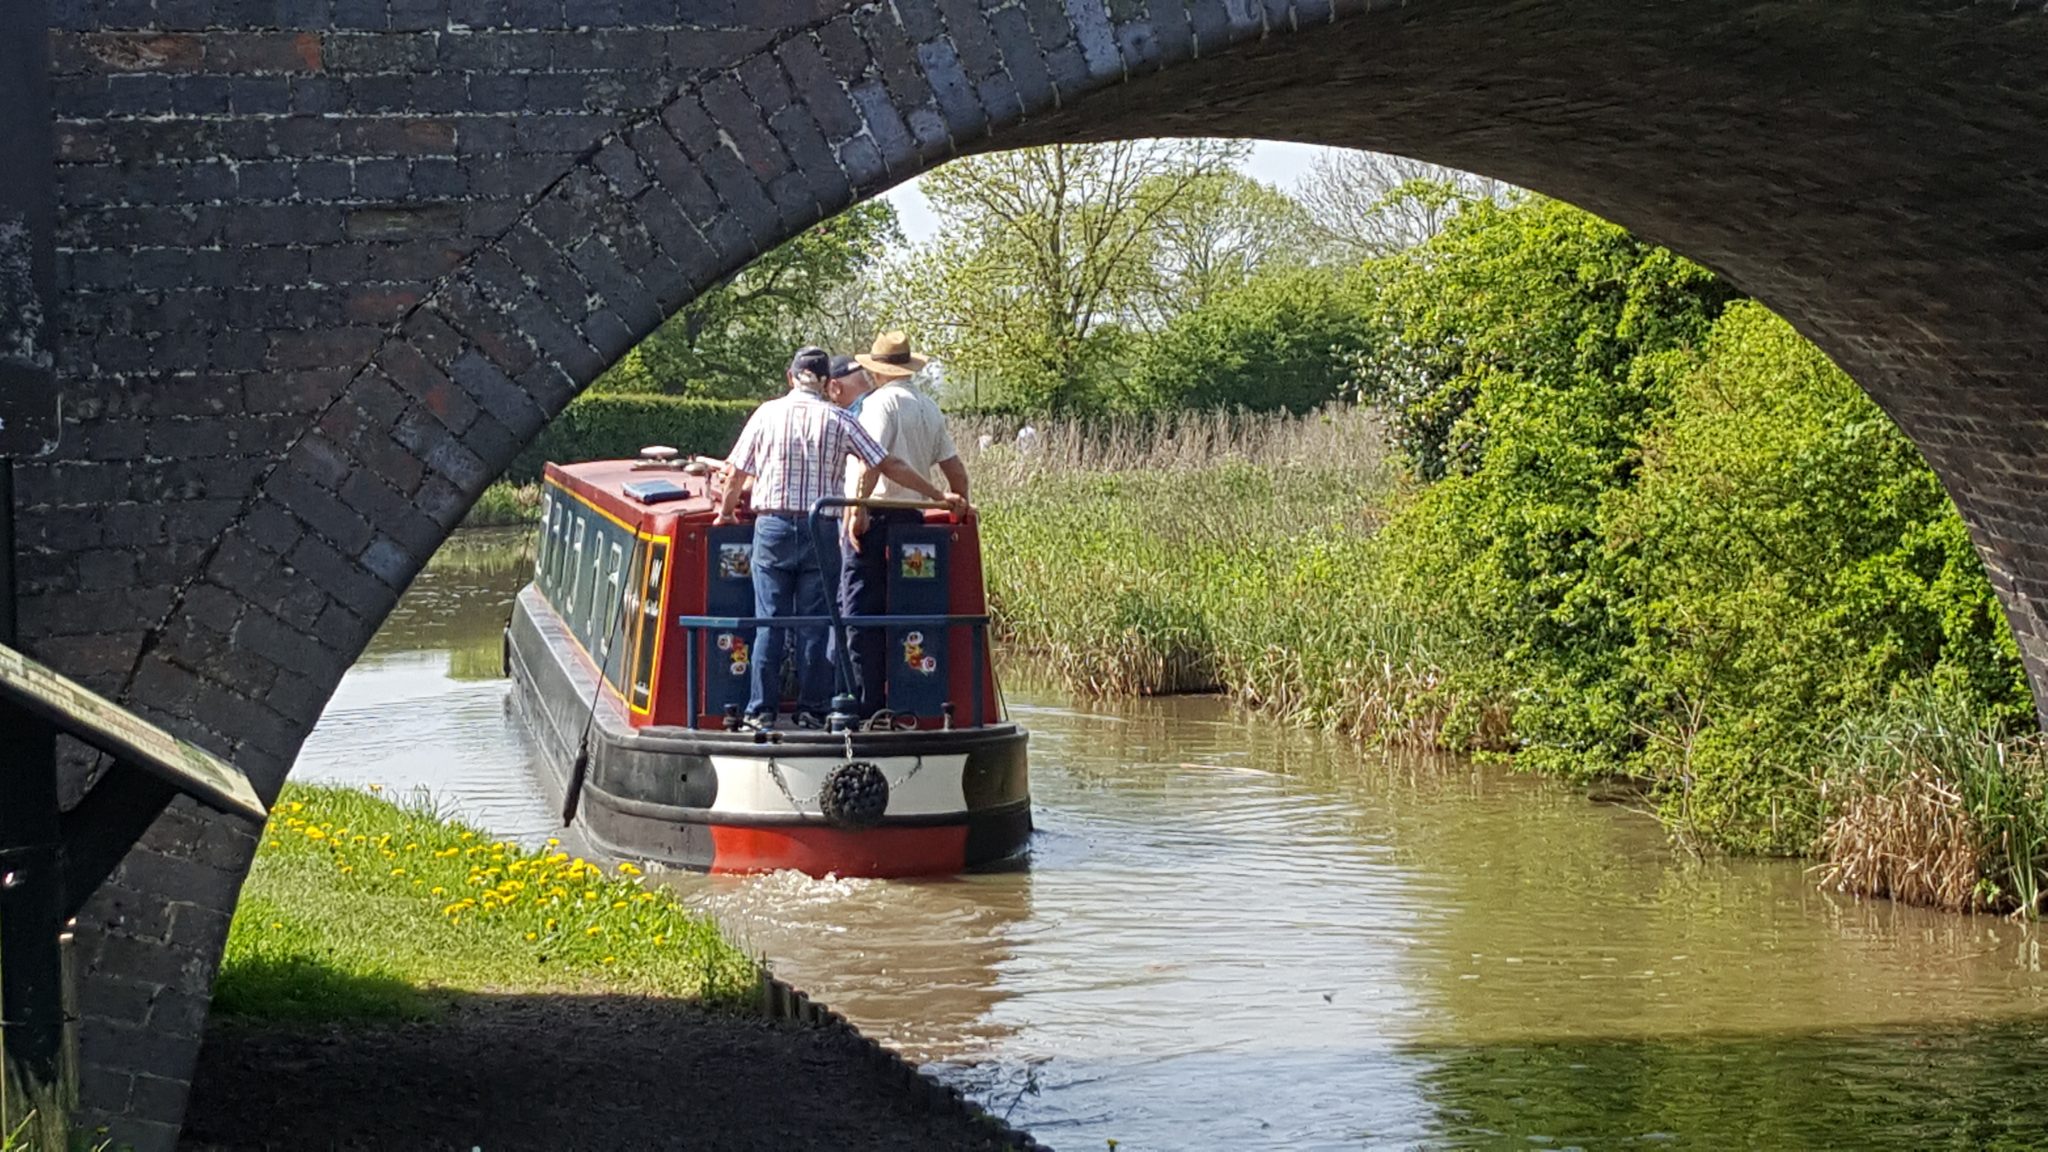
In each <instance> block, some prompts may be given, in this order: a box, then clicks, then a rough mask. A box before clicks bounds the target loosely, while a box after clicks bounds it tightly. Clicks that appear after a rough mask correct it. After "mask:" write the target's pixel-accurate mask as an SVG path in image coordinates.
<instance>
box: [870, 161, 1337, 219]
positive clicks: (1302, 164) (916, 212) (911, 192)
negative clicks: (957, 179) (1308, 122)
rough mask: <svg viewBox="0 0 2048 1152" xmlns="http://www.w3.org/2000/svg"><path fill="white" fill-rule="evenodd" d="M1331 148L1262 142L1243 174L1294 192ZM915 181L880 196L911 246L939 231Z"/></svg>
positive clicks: (1246, 164)
mask: <svg viewBox="0 0 2048 1152" xmlns="http://www.w3.org/2000/svg"><path fill="white" fill-rule="evenodd" d="M1328 151H1330V149H1328V148H1323V147H1320V146H1318V145H1314V144H1281V143H1277V142H1274V141H1270V140H1261V141H1258V142H1257V143H1255V144H1253V145H1252V152H1251V155H1250V156H1248V157H1246V158H1245V162H1244V166H1243V167H1244V171H1245V173H1246V174H1247V175H1249V176H1251V177H1253V178H1254V179H1258V180H1263V181H1265V182H1266V183H1268V184H1276V185H1278V186H1279V187H1280V189H1281V190H1282V191H1288V192H1291V191H1293V190H1294V186H1295V183H1296V181H1299V180H1300V179H1301V177H1302V175H1303V174H1304V173H1306V172H1307V171H1308V168H1309V163H1310V162H1311V161H1313V160H1314V159H1315V158H1316V156H1318V155H1320V154H1322V153H1324V152H1328ZM917 185H918V181H916V180H912V181H910V182H909V183H907V184H901V185H898V186H897V187H895V188H893V189H891V190H890V191H888V192H886V193H884V194H883V196H882V198H883V199H884V200H887V201H888V202H889V203H891V204H893V205H895V206H896V218H897V220H898V222H899V223H901V224H902V226H903V234H904V235H905V236H906V237H908V238H909V239H910V242H911V243H913V244H919V243H923V242H924V241H925V240H928V239H930V238H931V235H932V233H933V232H935V231H937V229H938V220H937V219H936V218H934V217H933V216H932V210H931V206H930V205H929V204H928V203H926V201H925V198H924V194H923V193H921V192H919V191H918V190H917Z"/></svg>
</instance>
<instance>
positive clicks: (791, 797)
mask: <svg viewBox="0 0 2048 1152" xmlns="http://www.w3.org/2000/svg"><path fill="white" fill-rule="evenodd" d="M768 778H769V779H770V780H773V781H775V786H776V787H777V788H780V789H781V790H782V798H783V799H784V800H787V801H789V806H790V808H791V809H792V810H794V811H797V812H802V811H803V810H804V803H803V801H801V800H798V799H797V798H796V793H794V792H791V791H790V790H789V781H787V780H784V779H783V778H782V765H780V764H778V763H776V761H775V757H773V756H770V757H769V758H768ZM813 799H814V800H815V797H813Z"/></svg>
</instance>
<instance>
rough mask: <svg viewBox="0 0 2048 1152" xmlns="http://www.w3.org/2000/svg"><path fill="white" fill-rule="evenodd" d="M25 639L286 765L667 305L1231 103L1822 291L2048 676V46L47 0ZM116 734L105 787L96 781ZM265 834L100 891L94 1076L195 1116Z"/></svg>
mask: <svg viewBox="0 0 2048 1152" xmlns="http://www.w3.org/2000/svg"><path fill="white" fill-rule="evenodd" d="M51 7H52V18H53V23H54V24H55V28H54V29H53V33H52V37H51V56H52V60H53V71H54V80H53V83H54V89H55V103H56V111H57V125H56V133H57V150H58V182H59V184H58V195H59V201H60V207H59V213H58V216H59V220H58V236H57V244H58V268H57V276H58V285H59V293H58V296H59V299H58V301H57V306H56V313H57V326H58V329H59V342H58V349H57V354H58V357H59V363H58V367H59V371H60V373H61V374H62V377H63V379H64V382H65V387H66V389H67V417H66V425H65V428H64V438H63V442H62V445H61V447H60V449H59V450H58V452H57V453H56V454H55V455H54V456H52V457H50V458H47V459H45V460H42V461H39V462H36V463H34V464H33V465H30V466H26V467H25V468H24V469H23V472H22V476H21V498H22V501H23V504H24V510H23V513H22V527H23V546H24V549H25V551H26V556H25V558H24V571H23V576H24V587H23V592H24V597H23V619H24V626H25V630H26V632H27V635H28V638H29V640H30V643H31V645H32V647H33V648H34V650H35V651H36V652H38V653H39V654H40V655H41V656H43V657H44V658H45V659H47V660H49V661H51V662H52V663H54V664H56V665H58V666H59V667H61V668H63V669H64V670H66V671H68V672H70V673H72V674H74V675H76V676H78V677H80V678H81V679H83V680H85V681H86V682H88V683H90V684H92V685H94V686H95V687H98V688H100V689H102V690H105V691H108V692H111V693H114V694H116V695H118V696H120V697H121V698H123V699H125V700H127V701H128V702H130V703H131V704H132V705H133V706H135V707H136V708H137V709H138V710H139V711H141V712H143V713H144V714H145V715H148V716H150V717H151V718H153V719H155V720H157V721H158V722H160V723H162V724H164V725H166V726H168V727H170V728H172V729H173V730H175V731H178V732H180V733H182V734H184V735H187V736H189V737H192V738H194V739H196V740H198V741H200V742H202V743H204V744H206V745H208V746H209V747H211V748H213V749H215V750H216V751H218V752H221V753H223V754H225V755H228V756H231V757H232V758H234V759H235V760H236V761H237V762H239V763H240V764H242V765H243V766H244V767H245V768H247V769H248V770H249V771H250V772H251V773H252V774H254V776H255V777H256V778H257V779H258V780H259V781H260V782H261V784H262V785H263V787H265V788H266V789H270V790H273V791H274V790H275V789H276V788H277V787H278V786H279V785H280V784H281V783H282V781H283V778H284V774H285V772H286V770H287V768H288V767H289V765H290V763H291V761H292V758H293V755H294V753H295V752H296V750H297V748H298V746H299V743H300V741H301V740H302V739H303V737H304V736H305V733H306V731H307V730H308V728H309V727H310V726H311V725H312V723H313V721H314V719H315V718H316V717H317V716H318V714H319V711H320V709H321V706H322V705H323V703H324V702H325V700H326V699H327V696H328V693H329V692H330V691H331V689H332V688H333V686H334V684H335V682H336V681H337V680H338V679H339V677H340V675H341V673H342V671H343V670H344V669H345V668H346V667H347V666H348V665H349V664H350V662H351V661H352V660H353V659H354V657H355V656H356V654H357V653H358V652H359V651H360V649H361V648H362V646H363V645H364V643H365V642H366V641H367V640H368V639H369V636H370V634H371V632H372V631H373V630H374V629H375V628H376V626H377V624H378V622H379V621H380V620H381V619H382V618H383V616H384V615H385V613H386V612H387V611H389V610H390V608H391V606H392V604H393V603H394V601H395V600H396V599H397V597H398V595H399V593H400V592H401V591H402V590H403V589H404V588H405V586H406V585H407V583H408V582H409V581H410V580H411V578H412V576H413V574H414V573H415V572H416V571H417V570H418V569H419V567H420V565H421V564H422V563H423V562H424V560H425V558H426V557H427V556H428V555H429V554H431V553H432V551H433V550H434V548H435V546H436V545H437V544H438V543H439V542H440V541H441V539H442V538H443V537H444V535H445V534H446V533H447V532H448V530H449V528H450V527H451V526H452V525H453V524H455V523H456V521H457V520H459V519H460V517H461V516H462V513H463V511H464V510H465V509H466V507H467V506H468V504H469V503H470V501H471V500H473V499H474V498H475V497H476V495H477V493H478V492H479V491H480V490H481V489H482V488H483V486H484V485H485V484H486V483H487V482H488V481H489V480H490V479H491V478H492V476H494V475H495V474H496V473H497V472H498V470H499V469H500V468H502V467H503V466H504V465H505V464H506V463H508V462H509V461H510V460H511V458H512V457H513V455H514V454H515V453H516V452H517V451H518V449H519V448H520V447H521V446H522V445H523V444H525V443H526V442H527V441H528V440H529V439H530V438H531V437H532V436H533V435H534V433H535V431H536V430H537V429H538V428H540V426H541V425H542V424H543V423H544V422H545V421H546V420H547V419H548V418H549V417H551V416H552V415H554V414H555V413H556V412H558V411H559V410H560V409H561V407H562V406H563V405H564V404H565V403H567V402H568V400H569V399H570V397H572V396H573V395H575V393H576V392H577V391H578V389H580V388H581V387H582V386H584V385H585V384H587V383H588V382H589V381H590V380H591V379H592V378H593V377H595V376H596V375H597V374H598V372H599V371H600V370H602V369H603V368H604V367H605V366H606V365H607V364H609V363H610V362H611V361H612V360H613V359H614V358H616V357H617V356H619V355H620V354H621V353H622V352H624V351H625V350H626V349H627V348H629V347H630V346H631V345H632V344H633V342H634V341H635V340H636V339H637V338H639V337H640V336H641V335H643V334H644V333H646V332H647V331H648V330H649V329H651V328H652V327H653V326H654V325H655V324H656V323H657V322H658V321H659V320H660V319H661V317H662V316H664V315H665V314H666V313H668V312H669V311H670V310H672V309H674V308H676V307H677V306H678V305H680V304H681V303H683V302H684V301H686V300H688V299H689V298H690V297H691V295H692V294H694V293H696V292H698V291H700V290H701V289H702V288H704V287H705V286H706V285H708V284H710V283H712V282H714V281H715V280H716V279H717V278H718V277H720V276H722V275H724V274H726V273H728V272H730V271H732V270H733V269H735V268H738V267H740V266H741V265H743V264H744V263H745V262H746V261H747V260H749V259H750V258H752V257H753V256H755V255H757V254H758V253H760V252H762V251H764V250H765V249H767V248H769V247H771V246H773V245H774V244H776V243H778V242H779V241H781V240H783V239H785V238H787V237H789V236H790V235H792V234H794V233H795V232H797V231H798V230H800V229H802V228H804V227H805V226H807V225H809V224H811V223H812V222H814V221H816V220H819V219H821V218H823V217H825V216H827V215H829V214H831V213H833V212H835V211H838V210H840V209H843V208H845V207H846V206H848V205H849V204H852V203H854V202H856V201H857V200H859V199H861V198H862V197H865V196H870V195H873V194H875V193H877V192H879V191H881V190H883V189H885V188H887V187H888V186H890V185H892V184H894V183H897V182H898V181H901V180H904V179H906V178H908V177H910V176H913V175H915V174H916V173H918V172H920V171H923V170H924V169H926V168H928V167H930V166H932V165H934V164H936V163H939V162H941V161H943V160H945V159H946V158H947V157H949V156H953V155H956V154H959V153H961V152H965V151H973V150H978V149H986V148H995V147H1009V146H1013V145H1019V144H1028V143H1037V142H1043V141H1048V140H1054V139H1083V138H1106V137H1113V136H1119V135H1139V134H1232V135H1248V136H1262V137H1273V138H1288V139H1297V140H1304V141H1313V142H1320V143H1328V144H1341V145H1351V146H1360V147H1372V148H1379V149H1384V150H1389V151H1396V152H1402V153H1406V154H1409V155H1414V156H1420V157H1423V158H1426V159H1430V160H1435V161H1438V162H1441V163H1445V164H1449V165H1453V166H1456V167H1461V168H1467V169H1471V170H1474V171H1480V172H1485V173H1488V174H1491V175H1495V176H1499V177H1502V178H1504V179H1508V180H1511V181H1514V182H1515V183H1518V184H1522V185H1525V186H1528V187H1531V188H1535V189H1538V190H1541V191H1544V192H1548V193H1551V194H1553V195H1558V196H1561V197H1564V198H1566V199H1569V200H1572V201H1574V202H1577V203H1580V204H1583V205H1585V206H1587V207H1589V208H1591V209H1593V210H1595V211H1598V212H1600V213H1602V214H1604V215H1607V216H1609V217H1611V218H1613V219H1615V220H1617V221H1619V222H1621V223H1623V224H1626V225H1628V226H1630V227H1633V228H1635V229H1637V230H1638V231H1640V232H1641V233H1643V234H1645V235H1647V236H1649V237H1650V238H1652V239H1655V240H1658V241H1660V242H1663V243H1666V244H1669V245H1671V246H1672V247H1674V248H1677V249H1678V250H1680V251H1682V252H1684V253H1686V254H1688V255H1690V256H1692V257H1694V258H1696V259H1698V260H1701V261H1702V262H1704V263H1706V264H1708V265H1710V266H1712V267H1713V268H1715V269H1716V270H1718V271H1720V272H1722V273H1723V274H1725V275H1727V276H1728V277H1730V278H1731V279H1732V280H1733V281H1734V282H1735V283H1736V284H1738V285H1740V286H1741V287H1742V288H1744V289H1745V290H1747V291H1749V292H1751V293H1753V294H1756V295H1758V296H1760V297H1762V298H1763V299H1765V300H1766V301H1768V302H1769V303H1771V304H1772V305H1774V306H1775V307H1777V308H1778V309H1779V310H1780V311H1781V312H1783V313H1784V314H1786V315H1787V316H1788V317H1789V318H1791V319H1792V320H1793V321H1794V322H1795V323H1797V324H1798V325H1799V327H1800V328H1801V329H1802V330H1803V331H1805V332H1806V333H1807V334H1808V335H1810V336H1811V337H1813V338H1814V339H1815V340H1817V341H1818V342H1819V343H1820V344H1821V345H1822V346H1823V347H1824V348H1826V349H1827V350H1828V351H1829V352H1830V353H1832V354H1833V355H1834V356H1835V357H1836V358H1837V360H1839V361H1840V362H1841V363H1842V365H1843V366H1844V367H1845V368H1847V369H1848V370H1849V371H1850V372H1851V374H1853V375H1854V376H1855V377H1856V378H1857V379H1858V380H1859V381H1861V382H1862V383H1863V385H1864V386H1865V387H1866V388H1868V389H1869V390H1870V392H1871V393H1872V394H1873V395H1875V396H1876V397H1877V398H1878V400H1879V401H1880V402H1881V403H1882V404H1883V405H1884V406H1885V408H1886V409H1887V410H1888V411H1889V412H1890V413H1891V414H1892V415H1893V416H1894V417H1895V418H1896V419H1897V420H1898V421H1899V422H1900V424H1901V425H1903V426H1904V427H1905V429H1906V430H1907V431H1908V432H1909V433H1910V434H1911V435H1912V436H1913V438H1914V439H1915V440H1916V441H1917V442H1918V443H1919V444H1920V445H1921V447H1922V449H1923V450H1924V451H1925V452H1926V453H1927V456H1928V458H1929V459H1930V460H1931V461H1932V462H1933V463H1934V465H1935V467H1936V468H1937V469H1938V470H1939V471H1940V472H1941V474H1942V476H1943V478H1944V479H1945V481H1946V482H1947V483H1948V485H1949V489H1950V491H1951V492H1952V493H1953V494H1954V495H1955V497H1956V499H1957V502H1958V504H1959V505H1960V506H1961V508H1962V509H1963V511H1964V514H1965V516H1966V517H1967V518H1968V519H1969V521H1970V524H1971V526H1972V528H1973V530H1974V532H1975V537H1976V540H1977V543H1978V545H1979V548H1980V550H1981V551H1982V552H1983V554H1984V557H1985V559H1986V561H1987V562H1988V563H1989V565H1990V567H1991V570H1992V573H1993V577H1994V580H1995V581H1996V583H1997V585H1998V587H1999V590H2000V592H2001V593H2002V594H2003V595H2004V597H2005V602H2006V606H2007V610H2008V613H2009V615H2010V618H2011V619H2012V621H2013V623H2014V625H2015V629H2016V631H2017V633H2018V634H2019V636H2020V637H2021V641H2022V645H2023V647H2024V649H2025V652H2026V656H2027V666H2028V669H2029V671H2030V674H2031V675H2032V676H2033V679H2034V682H2035V684H2036V686H2037V694H2039V691H2038V690H2039V688H2040V687H2041V686H2042V685H2043V684H2044V683H2048V627H2044V624H2043V620H2042V617H2041V614H2040V613H2041V609H2040V607H2039V605H2041V604H2043V603H2044V602H2048V501H2044V500H2043V499H2042V496H2043V494H2044V485H2043V479H2044V476H2048V461H2044V459H2043V456H2042V453H2043V451H2044V446H2048V436H2044V431H2048V388H2044V385H2043V382H2042V380H2041V379H2040V376H2041V372H2042V370H2043V366H2044V363H2048V327H2044V325H2043V324H2042V323H2041V317H2042V316H2043V314H2044V308H2043V305H2044V303H2048V301H2044V299H2043V297H2044V294H2048V267H2044V261H2048V225H2044V224H2043V220H2044V219H2048V90H2043V89H2042V88H2041V87H2040V86H2039V85H2038V84H2034V83H2031V82H2029V80H2028V78H2031V77H2035V76H2039V75H2042V74H2043V73H2044V71H2048V69H2044V65H2048V27H2044V25H2043V23H2042V18H2041V17H2040V16H2039V15H2038V14H2036V13H2035V12H2034V11H2033V8H2035V7H2037V6H2014V5H2009V4H1995V5H1994V4H1972V3H1968V2H1965V0H1943V2H1939V3H1936V2H1933V0H1891V2H1885V3H1880V2H1877V0H1862V2H1856V0H1852V2H1849V3H1834V2H1828V0H1790V2H1784V0H1774V2H1770V3H1754V2H1736V0H1703V2H1700V3H1693V4H1686V5H1676V4H1655V5H1645V4H1640V3H1636V2H1634V0H1586V2H1584V3H1580V4H1575V5H1561V4H1528V3H1519V2H1515V3H1511V2H1507V0H1408V2H1407V3H1405V4H1401V3H1393V2H1383V0H1370V2H1367V0H1348V2H1336V0H884V2H870V3H861V4H854V5H849V4H845V3H839V2H833V0H52V3H51ZM83 775H84V769H83V768H81V771H80V773H79V776H80V777H81V779H78V780H73V781H72V782H71V783H72V788H73V791H74V793H75V791H76V789H77V788H78V787H79V786H80V784H81V783H82V777H83ZM253 844H254V841H253V838H252V834H251V830H249V829H248V828H246V827H243V826H241V825H239V824H236V823H234V822H231V821H227V820H224V819H218V818H214V817H211V816H208V815H206V814H204V813H202V812H200V811H198V810H196V809H193V808H191V807H189V806H188V805H187V804H185V803H184V802H182V801H180V802H178V803H176V804H174V805H173V807H172V808H171V809H170V810H169V811H168V812H167V813H166V814H165V815H164V816H163V818H162V819H161V820H159V821H158V823H157V825H156V826H155V828H154V829H153V830H152V832H151V834H150V836H149V837H148V839H147V840H146V842H145V843H144V844H143V845H142V846H141V847H139V848H138V849H137V850H136V851H135V852H134V853H133V855H131V857H130V858H129V859H128V861H127V862H126V863H125V864H124V865H123V866H122V868H121V870H120V871H119V872H118V873H117V874H116V876H115V877H114V880H113V881H112V883H111V884H110V885H109V886H108V887H107V888H106V889H105V890H104V891H103V892H102V893H101V894H100V895H99V897H98V898H97V899H96V900H95V901H94V902H93V904H92V905H91V907H90V908H89V910H88V913H87V916H86V917H85V920H84V923H83V924H82V927H81V934H80V944H79V960H80V966H81V969H82V971H83V972H84V973H85V979H84V986H83V990H82V1000H83V1011H84V1013H85V1020H84V1023H83V1026H82V1041H81V1042H82V1048H83V1053H84V1059H85V1063H86V1069H85V1073H84V1092H85V1097H86V1102H87V1104H88V1106H89V1108H90V1110H91V1111H92V1113H93V1114H94V1115H96V1116H97V1117H99V1118H102V1119H104V1120H105V1121H107V1122H109V1123H111V1124H112V1125H113V1128H114V1132H115V1134H116V1135H117V1137H118V1138H119V1139H120V1140H122V1141H125V1142H131V1143H133V1144H134V1146H136V1147H137V1148H139V1149H144V1150H148V1149H161V1148H168V1147H169V1146H170V1145H171V1143H172V1142H173V1140H174V1138H175V1133H176V1129H177V1124H178V1120H179V1117H180V1114H181V1111H182V1108H183V1100H184V1085H185V1083H186V1081H187V1079H188V1078H189V1075H190V1070H191V1067H192V1061H193V1057H194V1054H195V1052H196V1050H197V1047H198V1043H199V1036H200V1033H201V1030H202V1027H203V1024H204V1019H205V1014H206V1005H207V994H208V987H209V983H210V979H211V975H212V972H213V969H214V965H215V963H216V959H217V957H218V954H219V949H220V946H221V942H222V938H223V935H224V933H225V931H226V925H227V922H228V916H229V913H230V911H231V909H232V908H233V906H234V901H235V897H236V893H237V891H238V890H239V887H240V883H241V877H242V875H243V872H244V871H245V869H246V867H247V864H248V861H249V857H250V853H251V851H252V848H253Z"/></svg>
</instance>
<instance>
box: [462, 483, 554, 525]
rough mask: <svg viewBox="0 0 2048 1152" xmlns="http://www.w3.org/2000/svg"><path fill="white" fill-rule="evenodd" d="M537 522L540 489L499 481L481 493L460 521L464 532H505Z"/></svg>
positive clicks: (537, 485) (538, 517)
mask: <svg viewBox="0 0 2048 1152" xmlns="http://www.w3.org/2000/svg"><path fill="white" fill-rule="evenodd" d="M538 519H540V485H539V484H538V483H532V484H515V483H513V482H511V481H509V480H499V481H496V482H494V483H493V484H492V485H491V486H490V487H488V488H486V489H484V491H483V495H481V496H478V497H477V498H476V503H475V504H472V505H470V508H469V512H468V513H467V514H465V515H464V516H463V518H462V526H463V527H464V528H504V527H508V526H511V525H514V524H531V523H533V522H534V521H536V520H538Z"/></svg>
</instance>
